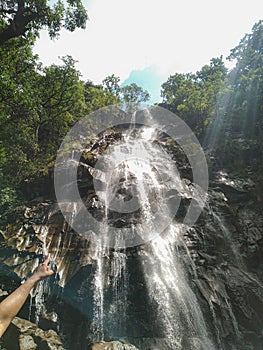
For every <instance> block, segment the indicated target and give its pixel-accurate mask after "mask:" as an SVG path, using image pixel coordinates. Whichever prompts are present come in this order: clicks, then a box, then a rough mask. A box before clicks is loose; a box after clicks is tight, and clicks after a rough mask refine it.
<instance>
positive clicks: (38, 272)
mask: <svg viewBox="0 0 263 350" xmlns="http://www.w3.org/2000/svg"><path fill="white" fill-rule="evenodd" d="M49 261H50V254H48V256H47V258H46V260H45V261H44V262H43V263H42V264H40V265H39V266H38V267H37V268H36V269H35V271H34V273H33V277H35V278H36V280H37V281H42V280H43V279H45V278H47V277H50V276H51V275H53V273H54V271H52V270H51V268H50V267H49V266H48V263H49Z"/></svg>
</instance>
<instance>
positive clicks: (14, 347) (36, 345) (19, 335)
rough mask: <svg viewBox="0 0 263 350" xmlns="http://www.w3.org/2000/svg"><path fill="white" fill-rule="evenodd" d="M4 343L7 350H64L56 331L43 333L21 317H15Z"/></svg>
mask: <svg viewBox="0 0 263 350" xmlns="http://www.w3.org/2000/svg"><path fill="white" fill-rule="evenodd" d="M3 343H4V346H5V347H6V349H7V350H64V348H63V346H62V341H61V339H60V337H59V336H58V334H57V333H56V332H55V331H53V330H47V331H43V330H42V329H40V328H38V327H37V326H36V325H35V324H33V323H31V322H29V321H27V320H24V319H21V318H19V317H15V318H14V320H13V322H12V324H11V325H10V326H9V327H8V329H7V330H6V332H5V334H4V336H3Z"/></svg>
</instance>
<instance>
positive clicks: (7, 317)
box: [0, 255, 54, 337]
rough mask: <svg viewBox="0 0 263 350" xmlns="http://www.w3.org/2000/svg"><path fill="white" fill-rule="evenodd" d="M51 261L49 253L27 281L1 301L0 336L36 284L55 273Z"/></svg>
mask: <svg viewBox="0 0 263 350" xmlns="http://www.w3.org/2000/svg"><path fill="white" fill-rule="evenodd" d="M49 261H50V255H48V257H47V258H46V260H45V262H44V263H43V264H40V265H39V266H38V267H37V268H36V270H35V271H34V273H33V275H32V276H31V277H29V278H28V279H27V280H26V281H25V283H23V284H22V285H21V286H20V287H18V288H17V289H16V290H15V291H14V292H13V293H11V294H10V295H9V296H8V297H6V298H5V299H4V300H3V301H2V302H1V303H0V337H1V336H2V335H3V333H4V332H5V330H6V329H7V327H8V326H9V324H10V323H11V322H12V320H13V318H14V317H15V316H16V315H17V313H18V312H19V310H20V309H21V307H22V306H23V305H24V302H25V301H26V299H27V297H28V295H29V293H30V291H31V289H32V288H33V287H34V286H35V284H36V283H37V282H39V281H41V280H43V279H45V278H47V277H49V276H51V275H52V274H53V273H54V272H53V271H52V270H51V269H50V267H49V266H48V263H49Z"/></svg>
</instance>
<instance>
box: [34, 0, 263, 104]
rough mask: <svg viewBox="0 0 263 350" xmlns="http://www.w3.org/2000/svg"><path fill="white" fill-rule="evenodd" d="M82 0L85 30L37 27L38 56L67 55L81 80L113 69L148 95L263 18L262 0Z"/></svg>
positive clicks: (223, 51)
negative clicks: (53, 34)
mask: <svg viewBox="0 0 263 350" xmlns="http://www.w3.org/2000/svg"><path fill="white" fill-rule="evenodd" d="M84 3H85V4H86V5H87V10H88V14H89V22H88V23H87V28H86V30H77V31H75V32H73V33H69V32H66V31H63V32H62V33H61V36H60V39H59V40H55V41H51V40H50V39H49V38H48V35H47V32H46V31H43V32H42V33H41V37H40V39H39V40H38V42H37V44H36V47H35V52H36V53H38V54H39V56H40V60H41V61H42V62H43V63H44V64H45V65H49V64H51V63H59V62H60V60H59V59H58V57H59V56H60V57H61V56H65V55H71V56H73V58H74V59H76V60H77V61H78V64H77V68H78V69H79V70H80V72H81V73H82V76H83V79H84V80H87V79H89V80H92V81H93V82H95V83H101V81H102V80H103V79H104V78H105V77H106V76H108V75H111V74H115V75H117V76H119V77H120V78H121V81H122V82H125V83H126V82H127V83H131V82H133V81H134V82H136V83H137V84H138V85H141V86H143V87H144V88H147V89H148V91H150V92H151V93H152V95H156V91H158V90H159V88H160V84H161V83H162V82H164V81H165V80H166V79H167V77H168V76H169V75H170V74H174V73H175V72H195V71H196V70H199V69H200V68H201V67H202V66H203V65H205V64H207V63H209V60H210V59H211V58H212V57H218V56H220V55H223V56H224V58H225V57H227V56H228V54H229V52H230V49H232V48H233V47H235V46H236V45H237V44H238V43H239V41H240V39H241V38H242V37H243V36H244V34H245V33H248V32H251V28H252V26H253V24H254V23H255V22H257V21H258V20H260V19H262V18H263V1H262V0H250V1H249V2H247V1H240V0H221V1H220V2H219V1H212V0H198V1H197V0H184V1H182V0H180V1H179V0H162V1H157V0H87V1H84ZM147 81H148V83H147ZM154 91H155V92H154ZM157 95H158V92H157ZM156 98H158V96H157V97H156ZM156 98H155V99H156Z"/></svg>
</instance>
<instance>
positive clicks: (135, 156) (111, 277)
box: [93, 127, 215, 350]
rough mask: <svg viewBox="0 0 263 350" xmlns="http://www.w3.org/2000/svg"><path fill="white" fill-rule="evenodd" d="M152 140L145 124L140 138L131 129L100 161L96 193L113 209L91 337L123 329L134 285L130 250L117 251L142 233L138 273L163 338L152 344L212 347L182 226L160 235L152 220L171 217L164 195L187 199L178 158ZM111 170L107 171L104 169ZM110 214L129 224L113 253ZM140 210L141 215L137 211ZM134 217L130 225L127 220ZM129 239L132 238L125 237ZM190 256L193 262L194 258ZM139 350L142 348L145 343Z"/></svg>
mask: <svg viewBox="0 0 263 350" xmlns="http://www.w3.org/2000/svg"><path fill="white" fill-rule="evenodd" d="M154 138H155V130H154V128H146V127H144V128H142V129H141V130H140V132H139V134H138V135H137V136H136V137H135V138H134V136H132V132H130V133H127V135H126V137H125V139H124V142H122V143H121V144H119V145H116V146H114V147H113V148H112V149H111V150H110V152H108V154H107V156H106V157H104V161H103V164H101V165H100V167H101V170H105V168H106V175H105V179H106V188H105V190H104V191H101V192H100V193H99V196H100V199H101V200H102V201H103V202H104V204H105V206H106V208H108V210H106V212H105V232H104V235H103V238H102V239H100V240H99V243H98V247H97V266H96V271H95V274H94V281H93V285H94V303H93V318H94V319H93V322H94V325H95V326H94V330H96V331H95V332H94V336H93V338H94V339H93V340H94V341H99V340H104V338H105V334H107V335H108V336H109V337H114V334H111V331H112V329H114V328H115V329H116V328H118V327H119V328H121V329H122V331H123V332H124V333H125V320H126V313H127V308H128V290H129V288H130V286H129V278H128V273H129V272H128V268H127V252H128V249H127V250H126V249H118V247H119V246H118V243H119V239H123V235H127V230H128V232H129V234H130V235H131V236H133V237H132V238H133V239H134V237H136V235H139V236H140V238H141V239H142V241H144V242H146V245H145V248H144V249H142V250H141V251H140V252H141V253H140V254H141V260H140V264H141V267H140V271H141V272H142V273H143V278H144V281H145V289H146V291H147V294H148V299H149V303H150V304H151V308H155V310H156V317H157V322H158V324H159V328H160V330H161V333H162V337H163V341H162V347H156V346H155V347H154V346H153V347H152V348H151V349H157V350H158V349H159V350H165V349H167V350H177V349H178V350H179V349H182V350H185V349H187V350H201V349H202V350H213V349H215V346H214V345H213V343H212V342H211V340H210V339H209V336H208V331H207V329H206V324H205V321H204V317H203V314H202V311H201V308H200V305H199V304H198V300H197V298H196V296H195V294H194V292H193V291H192V289H191V286H190V284H189V282H188V279H187V276H186V274H185V270H184V266H183V261H182V258H181V257H180V254H179V253H178V252H179V250H178V249H177V246H178V245H181V244H182V242H180V234H181V229H182V224H178V225H177V224H172V225H170V226H169V228H168V229H167V230H166V233H165V235H163V236H160V235H159V233H158V230H157V225H158V221H157V222H154V217H155V216H156V213H157V212H158V213H160V215H159V217H160V218H161V220H163V221H165V220H167V217H168V215H167V210H169V208H168V207H167V206H166V204H165V203H164V202H163V200H164V197H165V193H167V192H169V191H170V190H173V189H175V190H176V191H177V192H178V193H180V194H181V195H182V196H186V195H187V191H188V190H187V186H186V185H185V183H184V180H181V179H180V176H179V174H178V172H177V171H176V169H174V163H172V162H171V159H170V158H169V157H168V156H166V155H165V152H164V150H161V149H160V147H156V146H155V145H154V144H153V140H154ZM107 169H110V171H108V172H107ZM113 211H115V212H118V213H117V216H116V215H115V217H114V219H115V222H116V220H118V219H123V226H124V228H123V230H122V229H117V228H116V232H115V233H116V237H114V244H115V245H114V246H113V248H112V249H111V251H110V250H109V249H108V248H107V243H108V241H107V240H112V237H108V236H107V234H112V231H111V233H110V231H109V230H108V229H107V227H108V226H109V225H110V223H112V221H114V220H112V217H111V215H112V212H113ZM136 211H137V214H136V215H137V216H136V215H134V212H136ZM111 220H112V221H111ZM129 220H130V225H129V227H128V229H127V227H126V226H127V225H126V226H125V223H127V222H129ZM159 220H160V219H159ZM155 233H156V234H155ZM125 239H126V241H127V237H126V238H125ZM139 241H140V240H139ZM188 259H189V264H190V266H191V264H192V262H191V261H190V255H189V256H188ZM105 304H107V311H106V308H105ZM106 312H107V314H106ZM106 320H108V321H109V320H111V321H112V324H114V327H111V326H109V322H108V321H107V322H106ZM155 321H156V320H155ZM134 322H136V320H134ZM105 324H106V325H107V329H105V328H106V327H105ZM115 336H116V335H115ZM124 336H125V334H124ZM140 349H141V350H144V348H143V346H142V347H141V348H140ZM145 349H146V348H145ZM147 349H148V347H147Z"/></svg>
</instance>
